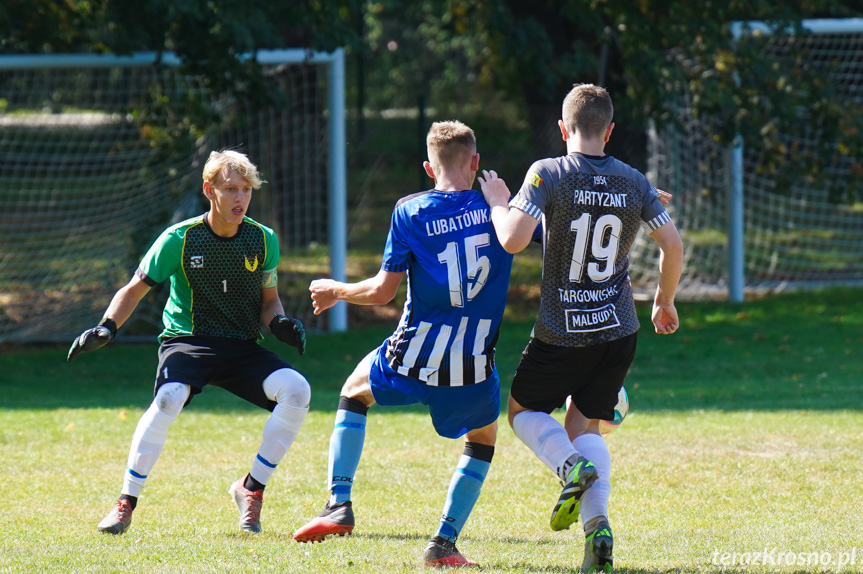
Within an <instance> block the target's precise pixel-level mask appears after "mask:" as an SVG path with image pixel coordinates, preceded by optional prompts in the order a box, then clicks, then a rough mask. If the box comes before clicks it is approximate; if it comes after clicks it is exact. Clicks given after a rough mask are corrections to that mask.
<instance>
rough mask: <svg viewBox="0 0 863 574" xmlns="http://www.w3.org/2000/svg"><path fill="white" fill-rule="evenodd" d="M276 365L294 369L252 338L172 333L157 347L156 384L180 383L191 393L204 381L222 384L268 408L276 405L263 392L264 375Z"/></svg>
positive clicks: (198, 391) (199, 389)
mask: <svg viewBox="0 0 863 574" xmlns="http://www.w3.org/2000/svg"><path fill="white" fill-rule="evenodd" d="M279 369H293V367H291V366H290V365H289V364H288V363H286V362H285V361H284V360H282V358H281V357H279V356H278V355H277V354H275V353H273V352H272V351H270V350H268V349H265V348H264V347H262V346H260V345H259V344H258V343H256V342H255V341H241V340H236V339H219V338H213V337H171V338H168V339H165V340H164V341H163V342H162V345H161V346H160V347H159V368H158V370H157V371H156V388H155V389H154V391H153V393H154V394H155V393H157V392H158V391H159V387H161V386H162V385H164V384H165V383H183V384H186V385H189V386H190V387H191V388H192V389H191V390H192V392H191V394H190V395H189V400H188V401H186V404H189V402H191V400H192V397H193V396H195V395H196V394H198V393H200V392H201V390H203V388H204V387H206V386H207V385H215V386H217V387H222V388H223V389H225V390H226V391H229V392H231V393H233V394H235V395H237V396H238V397H240V398H241V399H245V400H247V401H249V402H250V403H252V404H253V405H257V406H259V407H261V408H263V409H267V410H268V411H272V410H273V409H274V408H276V403H275V401H271V400H270V399H269V398H267V395H266V393H264V379H266V378H267V377H269V376H270V375H271V374H272V373H273V372H275V371H278V370H279Z"/></svg>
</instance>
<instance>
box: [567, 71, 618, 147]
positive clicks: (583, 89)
mask: <svg viewBox="0 0 863 574" xmlns="http://www.w3.org/2000/svg"><path fill="white" fill-rule="evenodd" d="M613 117H614V105H613V104H612V103H611V96H609V95H608V92H607V91H606V90H605V88H602V87H600V86H594V85H593V84H576V85H575V86H574V87H573V88H572V90H570V92H569V93H568V94H567V95H566V98H564V100H563V125H564V126H566V131H567V132H569V133H570V134H575V133H576V132H580V133H581V134H582V135H584V136H586V137H589V138H601V137H603V136H604V135H605V130H606V128H608V126H609V124H611V119H612V118H613Z"/></svg>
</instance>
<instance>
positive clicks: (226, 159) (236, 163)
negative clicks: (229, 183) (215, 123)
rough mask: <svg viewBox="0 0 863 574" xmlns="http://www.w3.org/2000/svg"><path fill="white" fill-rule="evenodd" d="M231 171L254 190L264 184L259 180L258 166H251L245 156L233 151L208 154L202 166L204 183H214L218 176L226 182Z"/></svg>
mask: <svg viewBox="0 0 863 574" xmlns="http://www.w3.org/2000/svg"><path fill="white" fill-rule="evenodd" d="M231 171H234V172H235V173H236V174H237V175H239V176H240V177H242V178H243V179H245V180H246V181H248V182H249V183H250V184H251V186H252V188H254V189H258V188H259V187H261V184H263V183H266V182H265V181H264V180H263V179H261V174H260V173H259V172H258V166H256V165H255V164H253V163H252V162H251V160H249V158H248V157H247V156H246V154H243V153H240V152H238V151H233V150H223V151H214V152H210V157H209V158H207V163H206V164H204V181H209V182H210V183H215V182H216V177H218V176H219V175H221V176H222V180H226V179H228V178H229V177H230V176H231Z"/></svg>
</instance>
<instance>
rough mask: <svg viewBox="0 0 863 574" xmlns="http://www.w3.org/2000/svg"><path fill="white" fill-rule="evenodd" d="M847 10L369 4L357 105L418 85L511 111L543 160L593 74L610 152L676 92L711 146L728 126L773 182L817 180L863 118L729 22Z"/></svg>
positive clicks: (815, 3) (853, 146) (783, 21)
mask: <svg viewBox="0 0 863 574" xmlns="http://www.w3.org/2000/svg"><path fill="white" fill-rule="evenodd" d="M856 6H857V4H856V3H854V2H851V1H840V0H806V1H803V2H797V3H790V4H786V5H782V6H778V5H777V4H776V3H775V2H772V1H770V0H755V1H750V0H730V1H728V2H689V1H687V0H666V1H662V2H651V1H641V2H631V1H629V0H534V1H531V2H522V1H520V0H505V1H500V2H499V1H493V0H478V1H474V0H419V1H417V0H388V1H385V2H373V3H367V4H366V11H365V30H366V32H365V34H364V43H363V49H364V50H365V52H366V53H367V54H368V55H369V64H368V66H367V70H368V80H367V81H366V82H365V85H369V86H374V89H373V91H371V92H370V94H369V97H368V99H367V100H366V101H367V102H368V105H369V106H370V107H373V108H374V107H378V109H379V108H380V107H383V106H401V107H412V106H413V105H415V101H416V100H415V98H416V94H418V93H425V94H428V103H429V104H430V105H432V106H434V107H435V108H437V109H438V110H439V111H443V112H444V113H446V112H447V111H449V110H452V109H454V107H455V108H458V107H462V109H463V106H465V105H467V106H470V105H471V104H473V105H475V106H480V107H481V108H482V109H483V110H484V111H485V112H486V113H494V112H499V111H500V110H507V111H508V110H515V113H511V112H510V113H507V114H506V117H508V118H510V119H513V118H517V117H522V118H524V119H526V120H527V122H528V123H529V126H530V129H532V130H533V133H534V150H533V153H532V156H534V157H541V156H545V155H548V154H549V152H551V153H554V151H555V150H562V147H561V145H560V142H559V137H560V136H559V133H558V132H557V130H556V128H555V122H556V119H557V118H558V117H559V114H560V110H559V108H560V103H561V101H562V99H563V96H564V95H565V94H566V93H567V91H568V90H569V88H570V87H571V86H572V84H573V83H581V82H593V83H599V84H602V85H604V86H606V87H607V88H608V89H609V90H610V91H611V93H612V94H613V96H614V100H615V107H616V109H615V115H616V118H615V119H616V122H617V124H618V128H617V132H616V138H614V139H613V142H612V143H613V145H612V148H611V149H612V153H619V152H620V151H621V150H620V149H618V148H615V147H614V146H616V145H620V142H621V141H626V140H627V139H629V137H631V136H633V135H636V136H638V134H643V132H644V130H645V128H646V124H647V121H648V120H649V119H650V120H654V121H656V122H657V124H658V125H659V126H660V127H662V126H663V125H668V124H673V123H675V122H676V120H677V118H678V107H679V106H680V105H681V99H680V98H681V96H682V95H683V94H684V93H686V94H687V95H688V97H689V99H690V100H689V101H690V104H691V106H692V108H693V109H692V113H693V114H695V115H696V116H702V117H709V118H712V119H713V120H714V123H715V125H716V126H717V129H716V133H715V134H714V135H715V138H716V140H717V141H718V142H720V143H726V144H727V143H730V142H731V141H732V139H733V138H734V137H735V135H736V134H740V135H742V136H743V138H744V140H745V141H746V143H747V146H752V147H755V148H760V149H763V151H764V158H765V161H764V169H766V170H770V171H772V172H773V173H775V174H778V175H779V176H780V178H779V182H778V185H777V187H778V189H779V190H780V191H781V189H782V187H783V185H787V184H789V183H790V180H791V178H793V177H798V176H804V177H810V178H812V177H818V174H819V173H820V172H821V171H822V170H823V169H825V166H829V165H831V162H832V161H834V160H835V157H836V155H837V152H838V153H840V154H844V155H850V156H852V157H859V156H860V152H861V150H863V147H861V142H863V113H860V112H861V109H860V107H859V104H852V103H851V102H849V101H846V100H845V98H844V97H843V96H842V95H841V94H838V93H837V92H836V90H835V86H833V85H831V84H830V82H829V81H827V79H826V74H825V69H824V68H817V67H814V66H811V65H808V64H807V63H806V62H805V60H804V59H803V58H802V57H801V58H800V59H799V60H797V61H791V62H779V61H773V60H771V59H770V58H769V57H767V56H765V55H764V52H763V47H764V43H765V42H766V41H767V38H766V37H764V36H758V35H752V36H748V37H744V38H742V39H741V40H740V41H735V40H734V38H733V37H732V34H731V30H730V26H731V24H732V23H733V22H742V21H754V20H763V21H767V22H770V23H771V25H772V26H773V27H774V28H775V30H777V31H785V30H788V29H791V30H795V31H796V33H803V31H802V29H801V28H800V22H801V21H802V20H803V19H806V18H825V17H831V18H841V17H850V16H854V15H856V14H857V13H859V9H857V7H856ZM804 116H805V121H806V122H807V123H808V125H810V126H811V129H812V130H814V131H815V132H817V133H819V134H821V137H820V139H819V141H820V142H821V149H819V150H818V151H817V153H816V154H815V155H806V154H800V153H797V151H796V150H794V149H788V148H787V146H786V145H785V144H784V143H783V140H782V138H781V135H782V134H788V133H796V132H797V131H799V129H800V124H801V122H802V121H803V118H804ZM621 132H623V134H621ZM627 136H628V137H627ZM635 142H636V146H634V148H633V149H624V150H622V151H623V152H624V153H623V156H624V159H627V160H628V161H632V162H633V163H635V164H636V165H639V164H643V160H644V158H643V156H642V157H641V158H638V157H632V155H633V154H636V153H637V148H641V149H643V147H644V145H643V144H644V138H643V137H636V138H635ZM639 159H640V160H641V161H639ZM789 166H793V169H788V168H789ZM858 167H859V172H860V173H859V174H858V175H863V166H858ZM783 181H784V183H783ZM846 189H849V188H846ZM850 189H853V187H852V188H850ZM846 194H847V192H846ZM853 195H854V194H853V193H852V194H851V195H850V196H849V197H848V198H849V199H851V198H853Z"/></svg>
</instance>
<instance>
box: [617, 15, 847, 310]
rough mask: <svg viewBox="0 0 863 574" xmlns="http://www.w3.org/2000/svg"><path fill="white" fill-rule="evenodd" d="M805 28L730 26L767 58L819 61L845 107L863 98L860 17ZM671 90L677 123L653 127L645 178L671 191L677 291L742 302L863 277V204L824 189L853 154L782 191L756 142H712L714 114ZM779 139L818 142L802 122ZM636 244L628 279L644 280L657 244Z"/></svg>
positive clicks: (798, 145)
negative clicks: (680, 268)
mask: <svg viewBox="0 0 863 574" xmlns="http://www.w3.org/2000/svg"><path fill="white" fill-rule="evenodd" d="M802 30H803V32H802V33H799V34H797V33H795V32H793V31H791V30H789V31H787V32H782V31H777V30H776V27H775V26H770V25H769V24H767V23H763V22H745V23H736V24H735V25H734V26H732V33H733V34H734V37H735V40H736V41H741V39H742V38H744V37H745V35H746V34H756V35H763V36H764V37H765V38H767V40H768V41H767V42H765V47H764V50H765V52H764V53H765V55H767V56H768V57H769V58H771V59H775V60H782V59H790V58H795V59H797V60H801V61H802V62H803V64H802V65H808V66H813V67H822V69H824V70H825V72H826V73H827V74H828V77H829V78H830V82H831V85H832V86H834V88H835V89H834V92H835V94H836V96H835V97H836V98H842V100H841V101H840V102H839V103H840V104H841V105H855V106H860V105H861V104H863V59H861V58H860V54H861V53H863V18H854V19H843V20H807V21H804V22H802ZM786 61H790V60H786ZM676 96H677V97H679V98H680V99H681V102H682V105H681V106H680V112H679V116H678V118H677V119H678V121H679V123H680V125H681V126H683V129H681V130H674V129H666V130H663V131H662V132H657V131H655V130H653V131H652V132H651V134H650V137H649V143H650V152H649V159H648V164H649V168H648V176H649V177H650V178H651V181H653V182H654V183H655V184H656V185H657V186H658V187H661V188H664V189H667V190H668V191H670V192H672V193H673V194H674V200H673V201H672V205H671V210H672V213H673V215H674V219H675V223H676V224H677V225H678V227H679V228H680V229H681V233H682V235H683V236H684V244H685V247H686V265H685V269H684V276H683V278H682V280H681V295H683V296H684V297H685V298H688V299H704V298H726V297H727V298H728V299H729V300H731V301H743V299H744V292H747V293H766V292H776V291H781V290H785V289H802V288H818V287H824V286H829V285H848V284H853V285H859V284H863V217H861V214H863V205H861V204H860V203H849V202H847V201H837V200H836V198H835V197H830V187H831V186H833V187H834V188H835V187H836V183H837V182H840V183H841V182H842V181H843V176H844V175H847V174H849V173H850V172H851V170H852V169H854V167H855V166H854V165H853V164H854V163H855V162H857V161H858V159H859V158H852V157H847V156H846V155H845V154H843V153H842V151H841V150H839V149H837V152H836V158H837V159H836V161H835V162H834V164H833V165H830V166H824V169H823V176H822V177H821V178H820V179H818V180H815V181H803V180H802V178H801V180H800V181H794V182H793V183H792V185H791V186H790V189H783V190H781V191H778V190H777V189H776V187H775V180H774V179H773V176H772V175H771V174H770V173H769V172H768V171H767V170H763V169H760V167H761V162H762V157H761V155H760V153H759V152H758V151H757V150H755V149H754V146H747V145H746V142H744V141H742V138H739V137H738V138H737V139H736V141H735V143H734V144H733V145H732V146H730V148H722V147H721V146H719V144H716V143H714V141H713V138H712V135H713V133H714V132H712V128H713V126H712V125H711V122H715V119H712V118H704V117H701V118H698V117H694V116H693V115H692V114H691V112H690V110H689V107H688V106H687V105H686V102H687V98H688V95H687V94H685V93H683V94H676ZM764 97H765V98H769V97H770V95H769V94H765V95H764ZM781 137H782V140H783V143H784V144H785V145H786V146H787V147H789V148H791V147H793V148H794V149H798V150H799V149H814V148H815V145H816V143H817V139H818V134H817V133H815V130H814V129H813V128H811V127H809V126H808V125H807V124H806V122H805V121H801V129H800V130H799V132H798V133H789V134H782V136H781ZM637 249H639V250H641V251H643V252H645V253H647V254H648V256H647V257H640V258H638V259H639V260H638V262H637V263H636V265H635V266H636V270H635V272H634V273H633V282H634V284H635V283H637V282H638V281H639V280H641V281H642V282H644V283H645V284H647V283H649V282H648V281H644V279H645V278H647V277H649V269H648V268H647V267H644V265H645V264H647V263H653V262H654V261H655V259H653V258H652V257H651V256H650V255H653V254H654V253H655V251H654V250H653V249H652V247H651V246H650V245H649V243H648V242H646V241H644V240H643V237H642V238H641V239H640V240H639V244H638V247H637ZM633 259H636V258H635V257H634V258H633ZM644 295H647V294H646V293H645V294H644Z"/></svg>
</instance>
